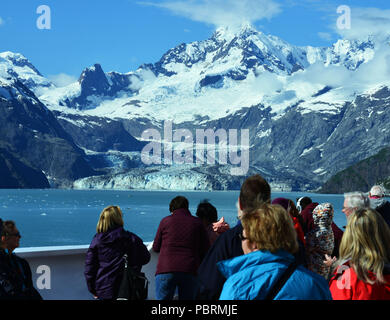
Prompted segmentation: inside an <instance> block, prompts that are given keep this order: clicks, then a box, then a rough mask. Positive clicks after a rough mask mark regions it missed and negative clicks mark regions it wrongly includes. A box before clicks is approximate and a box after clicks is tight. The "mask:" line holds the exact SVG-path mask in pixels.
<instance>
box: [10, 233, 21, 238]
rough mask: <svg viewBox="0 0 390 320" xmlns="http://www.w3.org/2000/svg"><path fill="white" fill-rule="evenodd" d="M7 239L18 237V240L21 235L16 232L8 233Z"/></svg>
mask: <svg viewBox="0 0 390 320" xmlns="http://www.w3.org/2000/svg"><path fill="white" fill-rule="evenodd" d="M7 236H8V237H18V238H21V237H22V235H21V234H20V232H17V233H9V234H7Z"/></svg>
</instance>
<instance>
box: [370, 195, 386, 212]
mask: <svg viewBox="0 0 390 320" xmlns="http://www.w3.org/2000/svg"><path fill="white" fill-rule="evenodd" d="M385 202H386V199H385V198H377V199H374V198H370V207H371V208H372V209H376V208H378V207H380V206H382V205H384V204H385Z"/></svg>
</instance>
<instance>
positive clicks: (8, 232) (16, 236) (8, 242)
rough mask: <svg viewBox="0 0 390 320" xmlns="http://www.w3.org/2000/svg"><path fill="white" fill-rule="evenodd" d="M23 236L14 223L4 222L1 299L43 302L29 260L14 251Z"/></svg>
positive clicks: (0, 273) (0, 280)
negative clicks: (34, 283)
mask: <svg viewBox="0 0 390 320" xmlns="http://www.w3.org/2000/svg"><path fill="white" fill-rule="evenodd" d="M20 238H21V235H20V233H19V231H18V229H17V228H16V225H15V223H14V222H13V221H10V220H8V221H4V222H3V223H2V230H1V246H0V299H11V300H13V299H21V300H42V297H41V295H40V294H39V293H38V291H37V290H36V289H35V288H34V286H33V281H32V273H31V268H30V265H29V264H28V262H27V260H25V259H23V258H20V257H18V256H17V255H15V254H14V253H13V251H14V250H15V249H16V248H17V247H19V240H20Z"/></svg>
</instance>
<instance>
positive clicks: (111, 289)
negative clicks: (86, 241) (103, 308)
mask: <svg viewBox="0 0 390 320" xmlns="http://www.w3.org/2000/svg"><path fill="white" fill-rule="evenodd" d="M123 225H124V223H123V216H122V211H121V209H120V208H119V207H118V206H109V207H106V208H104V209H103V211H102V212H101V214H100V217H99V221H98V224H97V226H96V232H97V233H96V234H95V236H94V237H93V239H92V242H91V245H90V246H89V249H88V251H87V256H86V260H85V272H84V275H85V279H86V281H87V286H88V290H89V291H90V292H91V293H92V294H93V295H94V297H95V298H96V299H101V300H111V299H116V298H117V294H118V290H119V286H120V282H121V279H122V275H123V269H124V268H123V267H124V259H123V256H124V254H127V256H128V263H129V265H130V266H132V267H133V268H134V269H135V270H137V271H140V270H141V267H142V265H144V264H147V263H148V262H149V260H150V253H149V251H148V249H147V248H146V246H145V245H144V244H143V241H142V240H141V238H139V237H138V236H136V235H135V234H134V233H132V232H129V231H126V230H124V228H123Z"/></svg>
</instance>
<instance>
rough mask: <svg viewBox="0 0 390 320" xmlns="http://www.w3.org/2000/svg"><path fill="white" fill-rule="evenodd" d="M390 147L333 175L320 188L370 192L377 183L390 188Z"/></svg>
mask: <svg viewBox="0 0 390 320" xmlns="http://www.w3.org/2000/svg"><path fill="white" fill-rule="evenodd" d="M389 181H390V147H386V148H383V149H382V150H381V151H379V152H378V153H377V154H375V155H373V156H371V157H369V158H367V159H364V160H362V161H359V162H358V163H356V164H354V165H352V166H349V167H348V168H346V169H344V170H342V171H340V172H338V173H337V174H335V175H334V176H332V177H331V178H330V179H329V180H328V181H327V182H326V183H325V184H324V185H323V186H322V187H321V189H320V190H319V192H321V193H344V192H350V191H363V192H368V191H369V190H370V189H371V187H372V186H373V185H375V184H384V185H385V187H386V188H387V189H388V190H389V187H390V185H389Z"/></svg>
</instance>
